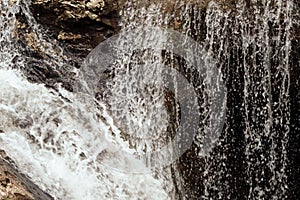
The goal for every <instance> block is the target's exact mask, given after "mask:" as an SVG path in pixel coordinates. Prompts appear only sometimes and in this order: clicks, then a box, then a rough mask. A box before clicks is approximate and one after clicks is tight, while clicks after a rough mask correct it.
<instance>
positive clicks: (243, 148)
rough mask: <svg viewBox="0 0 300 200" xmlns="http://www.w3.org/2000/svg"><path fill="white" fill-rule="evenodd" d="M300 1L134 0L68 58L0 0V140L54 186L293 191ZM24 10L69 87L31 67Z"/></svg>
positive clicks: (63, 190) (21, 6)
mask: <svg viewBox="0 0 300 200" xmlns="http://www.w3.org/2000/svg"><path fill="white" fill-rule="evenodd" d="M296 5H297V3H296V2H295V1H285V0H272V1H268V0H262V1H256V0H249V1H242V0H237V1H228V2H227V1H226V2H221V1H193V0H190V1H184V0H176V1H175V2H172V1H163V2H159V1H155V2H148V1H143V0H141V1H135V0H129V1H127V2H126V5H125V6H124V9H122V11H121V13H120V15H121V22H120V26H121V32H120V34H118V35H117V36H113V37H111V38H110V39H108V40H107V41H106V42H103V43H100V44H99V46H98V47H96V48H95V49H94V50H93V51H92V52H91V53H90V54H89V55H88V56H87V58H86V60H85V62H84V64H83V65H82V67H81V68H80V69H76V68H73V67H72V66H71V65H70V60H68V59H67V55H66V54H65V53H64V50H63V48H61V47H59V45H57V44H58V43H57V42H56V41H55V40H53V39H52V38H50V37H47V36H46V35H45V31H44V29H43V28H42V27H41V26H39V25H38V24H37V22H36V21H35V19H34V18H33V15H32V14H31V12H30V9H29V4H27V3H26V2H21V1H9V0H1V4H0V6H1V12H0V15H1V18H0V30H1V34H0V47H1V52H0V113H1V115H0V145H1V146H0V149H3V150H5V152H6V153H7V155H8V156H9V157H10V158H12V159H13V160H14V161H15V162H16V166H17V167H18V168H19V169H20V170H21V171H22V173H24V174H26V175H27V176H28V177H29V178H30V179H31V180H32V181H33V182H35V183H36V184H37V185H38V186H39V187H41V189H43V190H44V191H46V192H48V193H49V194H51V195H52V196H53V197H54V198H55V199H91V200H92V199H289V197H290V196H289V195H290V194H288V193H289V181H288V170H287V168H288V164H289V160H288V150H287V149H288V143H289V134H290V128H291V126H290V124H291V121H292V117H291V112H292V111H291V106H290V104H291V103H290V102H291V101H292V100H291V98H292V97H291V95H290V87H291V85H292V84H295V83H292V81H291V74H290V72H291V67H294V66H291V51H292V45H291V41H292V40H293V36H292V29H293V26H294V25H295V24H297V25H298V26H299V24H298V23H299V22H297V21H296V20H295V16H296V15H297V14H298V15H299V13H298V11H297V7H296ZM20 13H22V15H24V16H25V18H26V21H27V23H28V24H29V26H30V27H31V31H32V33H28V34H29V36H30V38H32V40H33V41H34V44H35V47H36V48H37V49H39V50H40V51H42V52H44V55H45V56H44V57H43V59H44V60H43V61H42V62H40V63H39V64H40V65H43V63H44V64H45V65H46V64H47V65H50V66H51V67H52V68H59V69H60V70H61V69H64V67H66V71H67V70H69V71H71V72H72V73H74V74H76V77H75V79H76V81H75V82H74V90H73V92H70V91H67V90H66V89H64V87H63V84H61V83H57V84H55V88H49V87H46V86H45V84H41V83H32V82H30V81H28V80H31V78H30V77H27V76H28V74H26V73H25V71H27V70H28V69H29V68H30V67H31V66H30V65H29V64H28V61H27V58H26V56H27V55H24V51H26V49H25V50H24V47H23V46H22V45H21V44H20V42H18V40H17V39H16V38H18V33H17V29H18V15H19V14H20ZM298 64H299V63H298ZM178 74H180V75H178ZM186 116H187V117H186ZM194 124H195V125H194ZM182 127H183V128H182ZM180 128H182V129H180ZM182 130H183V131H182ZM174 141H175V142H174Z"/></svg>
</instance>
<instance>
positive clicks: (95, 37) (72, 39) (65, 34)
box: [31, 0, 123, 57]
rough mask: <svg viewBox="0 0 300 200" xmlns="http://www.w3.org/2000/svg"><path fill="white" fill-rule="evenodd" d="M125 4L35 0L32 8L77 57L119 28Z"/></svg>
mask: <svg viewBox="0 0 300 200" xmlns="http://www.w3.org/2000/svg"><path fill="white" fill-rule="evenodd" d="M122 5H123V3H122V1H117V0H90V1H89V0H84V1H76V0H58V1H49V0H33V1H32V4H31V10H32V12H33V14H34V16H35V18H36V20H37V21H38V22H39V23H40V24H41V25H44V26H45V27H46V29H48V30H49V32H50V34H51V36H52V37H53V38H54V39H57V40H58V41H61V42H63V43H64V44H65V46H66V48H67V49H68V50H69V51H70V52H71V53H72V54H73V55H74V56H75V57H76V56H77V57H85V56H86V54H87V53H88V52H89V51H90V50H91V49H92V48H94V47H95V46H96V45H97V44H99V43H100V42H101V41H103V40H104V39H106V38H107V37H110V36H111V35H113V34H115V33H116V32H117V31H118V30H119V27H118V19H119V15H118V13H119V10H120V7H122Z"/></svg>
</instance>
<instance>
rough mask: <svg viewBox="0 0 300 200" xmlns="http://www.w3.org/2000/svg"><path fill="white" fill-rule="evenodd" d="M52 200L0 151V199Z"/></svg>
mask: <svg viewBox="0 0 300 200" xmlns="http://www.w3.org/2000/svg"><path fill="white" fill-rule="evenodd" d="M34 199H35V200H52V199H53V198H52V197H51V196H50V195H48V194H47V193H45V192H43V191H42V190H41V189H39V187H38V186H37V185H35V184H34V183H32V182H31V181H30V180H29V178H28V177H26V176H25V175H23V174H21V173H20V172H19V171H18V170H16V168H15V167H14V166H13V161H12V160H10V159H9V158H8V157H7V156H6V154H5V152H4V151H0V200H34Z"/></svg>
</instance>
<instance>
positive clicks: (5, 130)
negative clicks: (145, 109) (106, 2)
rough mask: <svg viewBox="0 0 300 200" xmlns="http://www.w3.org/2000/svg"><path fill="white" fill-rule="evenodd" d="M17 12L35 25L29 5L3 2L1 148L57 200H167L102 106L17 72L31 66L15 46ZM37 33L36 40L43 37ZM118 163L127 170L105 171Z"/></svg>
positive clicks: (0, 109)
mask: <svg viewBox="0 0 300 200" xmlns="http://www.w3.org/2000/svg"><path fill="white" fill-rule="evenodd" d="M20 9H22V11H23V13H24V14H25V16H26V17H28V18H29V19H30V20H29V22H30V23H35V22H34V20H33V19H32V17H31V13H30V12H29V11H28V8H27V5H26V4H25V5H24V4H22V3H21V2H20V1H17V2H15V3H10V2H9V1H2V4H1V10H2V11H5V12H2V13H1V14H2V15H3V16H2V17H1V28H0V29H1V33H2V34H1V38H0V40H1V48H2V49H1V53H0V55H1V56H0V58H1V59H0V113H1V115H0V122H1V123H0V130H1V133H0V144H1V149H4V150H5V152H6V153H7V155H8V156H9V157H11V158H12V159H13V160H14V161H15V162H16V164H17V166H18V168H19V169H21V171H22V172H23V173H25V174H26V175H28V176H29V177H30V178H31V179H32V180H33V182H34V183H36V184H37V185H38V186H40V187H41V189H43V190H45V191H46V192H48V193H49V194H50V195H52V196H53V197H54V198H55V199H78V200H82V199H90V200H93V199H168V198H169V197H168V194H167V192H166V191H165V190H164V189H163V184H162V181H160V180H157V179H155V178H154V177H153V176H152V173H151V171H150V170H149V169H148V168H147V167H146V166H145V165H144V163H142V162H141V161H139V160H137V159H135V158H134V157H133V155H132V154H128V153H127V154H125V153H122V152H132V150H131V149H130V148H129V147H128V143H126V142H124V141H123V140H122V139H121V138H120V137H118V133H119V130H118V129H117V128H116V127H115V126H114V125H113V122H112V120H111V118H110V117H109V115H108V114H107V113H106V109H105V107H104V105H100V104H99V105H98V107H100V109H98V108H97V107H96V105H95V103H94V101H93V98H92V97H90V96H87V95H86V94H73V93H70V92H67V91H66V90H64V89H62V88H61V87H60V86H59V85H58V86H57V87H58V91H54V90H52V89H48V88H46V87H45V86H44V85H43V84H34V83H30V82H28V81H27V80H26V79H25V78H24V77H23V75H22V72H21V71H20V70H18V69H15V70H13V69H12V68H19V69H20V68H23V67H27V66H26V63H25V62H24V60H23V59H22V55H20V54H21V53H20V51H19V49H20V47H19V46H18V45H17V44H16V43H14V41H15V39H14V37H15V35H14V32H15V25H16V23H15V22H16V13H18V12H19V10H20ZM33 25H34V26H36V25H35V24H33ZM36 28H37V29H36V30H35V31H36V32H35V34H36V35H37V36H39V37H40V38H43V36H42V35H39V34H40V32H42V31H40V30H39V27H38V26H37V27H36ZM42 41H43V39H41V41H40V42H42ZM37 42H39V40H38V41H37ZM48 45H49V46H50V47H51V45H50V44H48ZM47 51H48V52H49V51H51V48H50V50H49V49H48V50H47ZM14 56H19V57H21V59H19V63H17V64H18V65H19V66H14V65H13V64H12V59H13V58H14ZM59 61H60V60H57V62H59ZM60 64H63V63H60ZM100 110H101V111H100ZM97 115H98V116H102V117H104V118H105V121H103V120H101V119H99V117H97ZM113 132H114V134H113ZM113 135H114V136H113ZM120 152H121V153H120ZM118 165H121V166H122V168H123V169H126V170H127V171H126V172H124V171H118V170H117V169H114V168H110V167H108V166H118ZM117 168H118V169H119V168H121V167H117ZM135 170H137V171H143V172H145V173H143V174H141V173H139V174H136V173H134V172H135ZM128 171H129V172H130V173H128Z"/></svg>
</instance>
